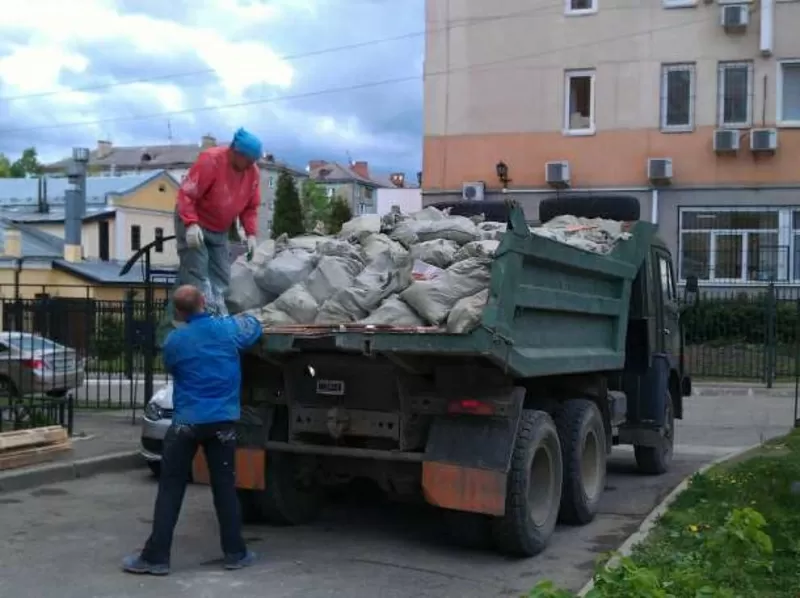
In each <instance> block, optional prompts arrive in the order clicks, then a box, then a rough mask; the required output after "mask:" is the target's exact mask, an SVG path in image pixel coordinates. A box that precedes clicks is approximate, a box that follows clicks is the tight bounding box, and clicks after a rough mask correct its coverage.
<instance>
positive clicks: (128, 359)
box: [122, 289, 137, 380]
mask: <svg viewBox="0 0 800 598" xmlns="http://www.w3.org/2000/svg"><path fill="white" fill-rule="evenodd" d="M135 294H136V291H134V290H133V289H128V291H127V292H126V293H125V303H124V304H123V306H122V309H123V314H124V315H123V318H124V322H125V326H124V331H125V332H124V338H125V349H124V359H125V373H124V375H125V377H126V378H127V379H128V380H133V350H134V346H135V345H136V344H137V343H136V342H135V341H136V339H135V338H134V337H135V330H136V322H135V314H134V310H133V298H134V295H135Z"/></svg>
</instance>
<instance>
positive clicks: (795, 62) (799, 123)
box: [775, 58, 800, 128]
mask: <svg viewBox="0 0 800 598" xmlns="http://www.w3.org/2000/svg"><path fill="white" fill-rule="evenodd" d="M785 65H789V66H795V67H800V58H787V59H785V60H779V61H778V75H777V77H776V78H775V80H776V82H777V85H776V87H777V93H776V94H775V101H776V107H775V108H776V110H775V115H776V119H775V121H776V123H777V125H778V126H779V127H786V128H791V127H798V128H800V120H784V118H783V67H784V66H785Z"/></svg>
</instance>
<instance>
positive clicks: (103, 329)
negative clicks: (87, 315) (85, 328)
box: [94, 316, 125, 361]
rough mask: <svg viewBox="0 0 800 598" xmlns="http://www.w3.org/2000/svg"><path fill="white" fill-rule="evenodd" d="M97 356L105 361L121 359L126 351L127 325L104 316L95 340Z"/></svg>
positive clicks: (111, 317) (99, 323) (116, 319)
mask: <svg viewBox="0 0 800 598" xmlns="http://www.w3.org/2000/svg"><path fill="white" fill-rule="evenodd" d="M94 346H95V355H96V356H97V357H98V358H99V359H101V360H103V361H111V360H114V359H117V358H119V357H120V356H121V355H122V354H123V352H124V351H125V324H124V322H123V321H122V320H120V319H118V318H115V317H113V316H102V317H101V318H100V321H99V322H98V324H97V335H96V336H95V340H94Z"/></svg>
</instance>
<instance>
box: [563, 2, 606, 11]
mask: <svg viewBox="0 0 800 598" xmlns="http://www.w3.org/2000/svg"><path fill="white" fill-rule="evenodd" d="M597 2H598V0H565V5H564V8H565V12H566V14H568V15H589V14H593V13H596V12H597Z"/></svg>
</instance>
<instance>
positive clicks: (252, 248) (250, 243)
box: [247, 235, 257, 262]
mask: <svg viewBox="0 0 800 598" xmlns="http://www.w3.org/2000/svg"><path fill="white" fill-rule="evenodd" d="M256 245H257V241H256V237H255V235H249V236H248V237H247V261H248V262H249V261H250V260H252V259H253V256H254V255H255V252H256Z"/></svg>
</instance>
